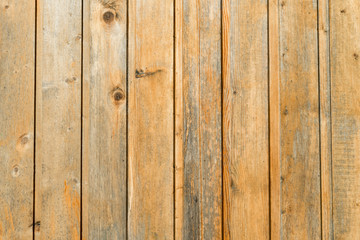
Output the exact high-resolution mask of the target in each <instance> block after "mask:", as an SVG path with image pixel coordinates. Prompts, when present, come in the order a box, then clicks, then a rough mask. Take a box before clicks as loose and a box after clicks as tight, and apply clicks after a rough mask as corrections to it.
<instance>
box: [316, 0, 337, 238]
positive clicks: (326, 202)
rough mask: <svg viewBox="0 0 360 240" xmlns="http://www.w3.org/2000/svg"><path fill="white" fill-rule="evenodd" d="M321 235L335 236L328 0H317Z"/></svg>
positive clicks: (323, 236) (324, 236)
mask: <svg viewBox="0 0 360 240" xmlns="http://www.w3.org/2000/svg"><path fill="white" fill-rule="evenodd" d="M318 4H319V7H318V15H319V17H318V34H319V77H320V79H319V84H320V85H319V89H320V133H321V135H320V143H321V144H320V147H321V152H320V156H321V204H322V207H321V210H322V214H321V217H322V239H334V236H333V222H332V221H333V219H332V166H331V164H332V163H331V157H332V156H331V109H330V107H331V106H330V104H331V88H330V87H331V86H330V84H331V81H330V55H329V54H330V51H329V50H330V49H329V47H330V38H329V33H330V31H329V27H330V26H329V1H328V0H319V1H318Z"/></svg>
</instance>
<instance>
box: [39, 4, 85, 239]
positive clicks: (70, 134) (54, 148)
mask: <svg viewBox="0 0 360 240" xmlns="http://www.w3.org/2000/svg"><path fill="white" fill-rule="evenodd" d="M81 8H82V6H81V1H70V0H65V1H61V2H59V1H52V0H41V1H37V16H38V17H37V20H38V21H37V52H36V55H37V65H36V68H37V70H36V163H35V164H36V179H35V181H36V182H35V184H36V186H35V222H36V223H37V226H38V227H37V228H36V229H35V230H36V231H35V239H79V238H80V184H81V179H80V165H81V157H80V156H81V152H80V149H81V23H82V20H81V15H82V13H81Z"/></svg>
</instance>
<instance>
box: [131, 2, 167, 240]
mask: <svg viewBox="0 0 360 240" xmlns="http://www.w3.org/2000/svg"><path fill="white" fill-rule="evenodd" d="M173 35H174V2H173V1H169V0H137V1H130V2H129V40H128V41H129V49H128V51H129V56H128V69H129V70H128V77H129V79H128V81H129V83H128V85H129V89H128V92H129V93H128V94H129V98H128V102H129V108H128V237H129V239H172V238H173V237H174V189H173V188H174V136H173V134H174V49H173V47H174V38H173Z"/></svg>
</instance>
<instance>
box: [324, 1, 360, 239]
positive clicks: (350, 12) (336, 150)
mask: <svg viewBox="0 0 360 240" xmlns="http://www.w3.org/2000/svg"><path fill="white" fill-rule="evenodd" d="M330 11H331V12H330V16H331V19H330V26H331V28H330V37H331V39H330V41H331V42H330V43H331V44H330V45H331V49H330V52H331V56H330V57H331V59H330V61H331V113H332V134H333V138H332V159H333V165H332V167H333V207H334V208H333V212H334V237H335V239H360V227H359V226H360V161H359V160H360V148H359V146H360V115H359V113H360V104H359V103H360V91H359V88H360V81H359V75H360V57H359V56H360V42H359V37H360V28H359V14H360V2H359V1H357V0H349V1H340V0H332V1H330Z"/></svg>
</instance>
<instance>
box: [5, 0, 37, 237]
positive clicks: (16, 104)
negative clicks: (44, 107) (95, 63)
mask: <svg viewBox="0 0 360 240" xmlns="http://www.w3.org/2000/svg"><path fill="white" fill-rule="evenodd" d="M34 42H35V2H34V1H27V0H19V1H5V0H1V1H0V96H1V100H0V176H1V177H0V239H4V240H5V239H31V238H32V226H33V175H34V162H33V158H34V92H35V91H34V90H35V89H34V86H35V78H34V69H35V68H34V66H35V44H34Z"/></svg>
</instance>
